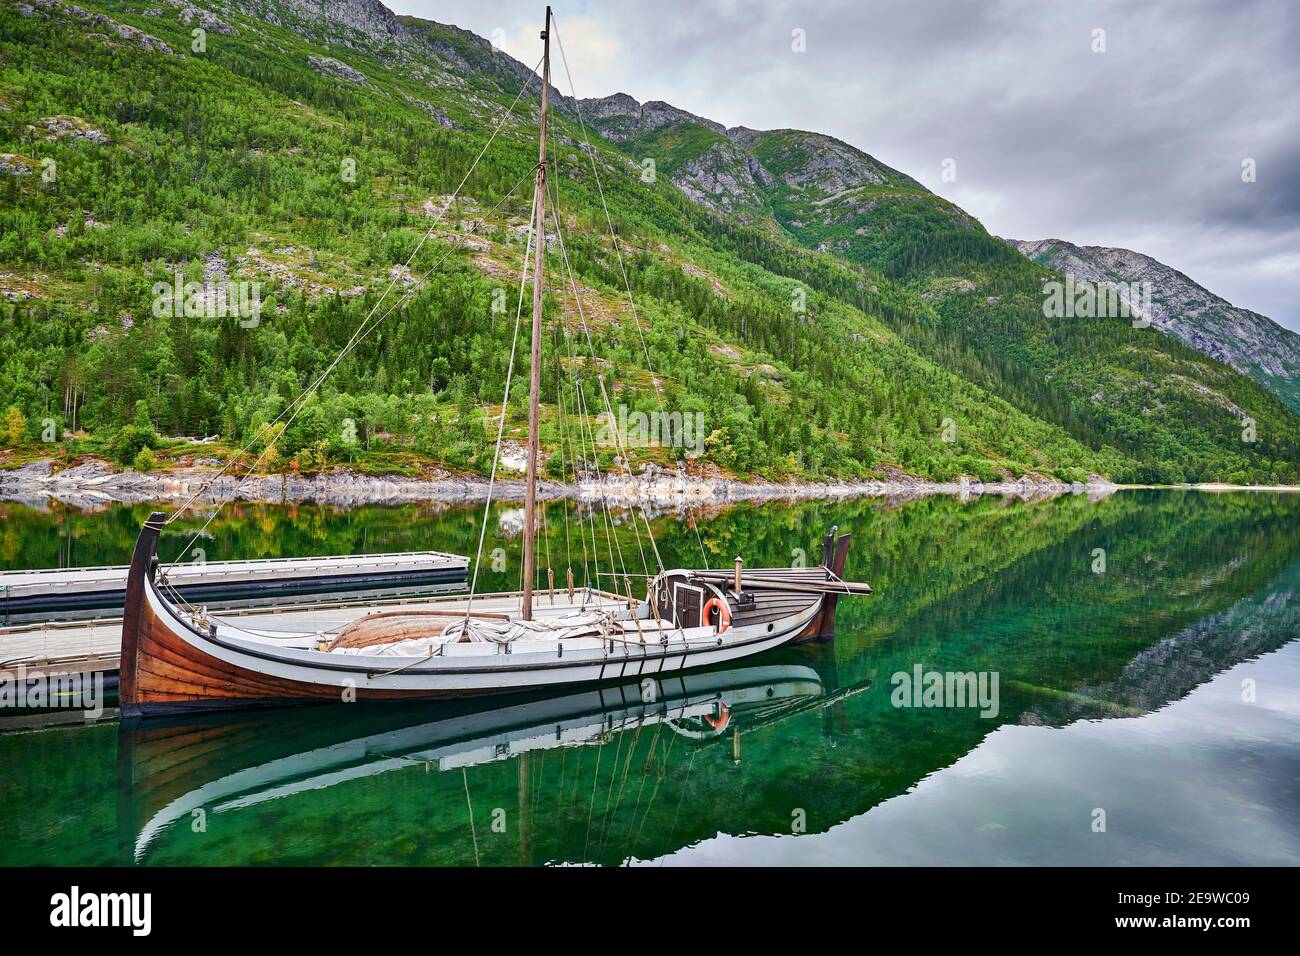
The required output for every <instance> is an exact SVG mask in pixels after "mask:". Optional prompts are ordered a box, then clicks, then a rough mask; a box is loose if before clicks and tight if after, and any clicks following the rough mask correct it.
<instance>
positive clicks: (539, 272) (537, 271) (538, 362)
mask: <svg viewBox="0 0 1300 956" xmlns="http://www.w3.org/2000/svg"><path fill="white" fill-rule="evenodd" d="M550 91H551V8H550V7H549V6H548V7H547V8H546V26H545V28H544V29H543V30H542V116H541V137H540V138H539V140H538V150H537V184H536V185H535V186H534V187H533V206H534V211H533V242H535V243H536V253H535V254H534V256H533V348H532V369H531V372H530V375H529V379H528V492H527V498H525V499H524V597H523V615H524V620H525V621H531V620H532V619H533V576H534V574H535V566H536V561H535V558H534V554H533V546H534V542H533V538H534V531H535V523H536V516H537V446H538V440H539V435H538V432H539V429H538V401H539V396H540V393H541V389H542V277H543V271H544V260H545V258H546V109H547V103H548V100H549V98H550Z"/></svg>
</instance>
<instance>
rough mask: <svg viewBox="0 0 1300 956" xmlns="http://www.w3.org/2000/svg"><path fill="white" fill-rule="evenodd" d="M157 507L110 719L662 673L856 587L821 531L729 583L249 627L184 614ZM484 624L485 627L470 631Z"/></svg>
mask: <svg viewBox="0 0 1300 956" xmlns="http://www.w3.org/2000/svg"><path fill="white" fill-rule="evenodd" d="M164 517H165V516H164V515H163V514H162V513H161V512H155V513H154V514H153V515H152V516H151V517H150V519H149V520H148V521H146V522H145V526H144V529H143V531H142V532H141V534H140V538H139V540H138V542H137V544H136V550H135V555H134V557H133V558H132V561H131V571H130V575H129V579H128V585H127V598H126V607H125V612H124V615H123V621H122V664H121V675H120V689H119V700H120V705H121V712H122V716H123V717H137V716H148V715H158V714H168V713H181V712H186V711H191V710H203V709H222V708H231V707H240V706H248V705H266V704H283V703H306V702H313V701H315V702H324V701H339V700H346V701H352V700H412V699H424V698H448V697H467V696H473V695H478V694H501V693H512V692H514V693H518V692H524V691H530V690H537V689H540V688H554V687H560V686H565V685H572V684H584V683H599V682H605V681H617V680H624V679H627V678H633V677H636V678H640V677H645V676H665V675H671V674H673V673H675V672H679V671H683V670H687V669H690V668H696V667H703V666H706V665H711V664H722V663H725V662H728V661H734V660H738V659H740V658H744V657H749V656H751V655H754V654H759V653H762V652H763V651H767V650H770V649H772V648H775V647H779V646H781V645H782V644H787V643H790V642H792V641H797V640H804V639H814V638H819V639H828V638H830V637H831V636H833V634H834V627H835V618H834V614H835V602H836V599H837V598H838V596H839V595H840V594H844V593H850V594H861V593H869V590H870V589H869V588H866V586H865V585H850V584H846V583H844V582H843V581H841V580H840V573H841V571H842V570H843V566H844V560H845V557H846V556H847V554H848V550H849V543H850V535H847V534H846V535H840V536H839V537H838V538H835V537H834V536H833V535H827V536H826V540H825V542H824V547H823V552H824V554H825V555H826V559H827V561H829V562H830V563H829V565H827V564H823V565H820V566H818V567H815V568H806V569H790V568H774V569H764V570H753V571H749V572H745V573H744V574H743V575H742V576H741V578H740V585H741V586H740V588H739V589H735V588H734V584H735V581H734V579H733V581H732V584H733V587H730V588H729V587H726V586H724V585H723V584H721V583H720V582H718V581H717V580H716V577H715V576H714V575H711V574H710V572H701V571H690V570H674V571H668V572H664V573H662V574H660V575H658V576H657V577H656V578H655V579H654V580H653V581H652V582H651V584H650V587H649V591H648V599H647V600H644V601H633V602H629V600H628V599H627V598H626V597H624V596H622V595H617V594H612V593H609V592H605V591H599V590H596V589H593V588H575V589H574V590H573V592H572V593H570V592H568V591H567V590H564V591H558V592H556V594H555V595H554V599H553V603H552V602H551V600H550V599H544V600H543V601H542V602H540V603H539V604H538V605H537V606H535V607H534V608H533V612H534V614H533V617H532V618H531V619H529V618H525V617H524V616H523V598H524V596H523V594H522V593H520V592H511V593H504V594H484V595H478V596H476V597H474V598H473V599H472V601H473V605H472V609H471V607H470V603H471V599H470V598H469V597H466V596H458V597H455V598H441V599H435V600H434V601H432V602H429V603H428V604H426V605H424V607H426V608H429V610H422V611H421V612H419V613H415V612H412V613H405V612H401V611H397V612H391V611H390V612H379V613H378V614H371V615H366V616H363V617H360V618H358V620H357V621H355V622H354V623H353V624H351V625H349V627H348V628H345V629H343V630H342V631H341V632H339V633H338V634H337V635H335V636H333V637H332V638H327V636H326V635H322V634H320V633H318V632H302V633H293V632H284V631H257V630H252V629H245V628H242V627H239V626H237V625H235V624H228V623H225V622H219V621H216V620H214V619H212V618H211V617H210V616H206V615H204V614H203V612H201V611H198V612H196V611H190V610H185V609H183V608H182V607H180V606H178V605H177V604H176V603H174V601H173V599H172V598H171V597H169V596H168V594H167V593H166V591H165V588H164V587H163V586H160V584H159V581H158V560H157V557H156V554H155V550H156V546H157V540H158V532H159V529H160V528H161V526H162V521H163V519H164ZM629 605H630V606H629ZM466 622H468V629H466ZM484 625H486V626H489V627H491V628H492V630H491V631H489V635H490V636H489V637H487V638H485V639H477V640H476V639H473V637H472V636H473V635H474V634H475V628H476V627H479V626H484ZM511 627H515V628H518V632H517V633H514V634H512V633H510V631H509V628H511ZM502 631H506V634H505V635H504V636H500V632H502ZM372 632H373V633H372ZM467 633H468V634H469V635H471V637H470V639H466V634H467ZM357 634H363V635H366V634H370V636H371V637H372V639H376V638H378V639H382V637H383V636H390V637H392V638H393V639H394V640H393V641H391V642H388V643H378V644H375V643H370V644H368V645H365V646H361V647H349V646H348V638H349V636H351V635H357ZM412 634H416V635H417V636H414V637H413V636H410V635H412ZM419 634H425V635H427V636H424V637H421V636H418V635H419Z"/></svg>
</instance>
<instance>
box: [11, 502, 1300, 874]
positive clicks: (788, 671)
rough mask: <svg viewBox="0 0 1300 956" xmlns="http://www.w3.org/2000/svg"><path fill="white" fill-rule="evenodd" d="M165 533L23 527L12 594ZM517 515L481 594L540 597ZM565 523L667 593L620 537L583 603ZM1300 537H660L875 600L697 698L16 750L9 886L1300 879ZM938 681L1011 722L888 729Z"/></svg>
mask: <svg viewBox="0 0 1300 956" xmlns="http://www.w3.org/2000/svg"><path fill="white" fill-rule="evenodd" d="M148 510H149V509H148V508H146V507H114V508H110V509H107V510H104V511H100V512H98V513H90V514H88V513H82V512H78V511H75V510H73V509H68V508H61V507H57V506H56V507H55V508H54V509H53V510H51V511H36V510H32V509H29V508H26V507H24V506H20V505H0V567H3V568H20V567H41V566H58V565H68V564H76V565H88V564H96V563H117V562H123V561H125V559H126V558H127V556H128V554H129V551H130V548H131V545H132V543H133V540H134V537H135V534H136V531H137V529H138V527H139V525H140V522H141V521H142V520H143V519H144V517H145V516H146V515H147V513H148ZM510 511H511V509H510V508H509V507H507V508H504V509H497V510H495V511H494V512H493V514H492V515H490V516H489V519H488V525H487V530H486V535H485V554H487V555H491V553H492V551H493V549H496V548H501V549H502V552H501V554H500V555H499V557H500V559H501V561H500V563H499V564H498V567H499V568H500V570H493V568H492V567H491V565H490V564H485V565H484V566H483V571H482V576H481V579H480V587H483V588H489V589H499V588H507V587H514V586H516V585H517V583H518V574H519V571H518V546H519V541H518V538H517V537H516V536H513V535H512V534H511V533H510V531H509V529H510V528H514V527H517V526H518V525H517V522H516V521H515V520H514V516H513V515H512V514H510ZM203 517H204V516H200V517H198V518H196V519H194V520H193V521H191V522H190V523H189V524H188V525H186V526H185V527H183V528H180V529H178V530H177V531H176V532H174V533H169V534H168V535H167V536H165V538H164V541H163V544H162V546H161V548H160V552H161V554H162V555H163V556H164V557H166V558H170V557H173V556H174V553H175V552H177V551H179V550H180V548H181V547H182V545H183V544H184V543H185V541H186V540H187V538H188V534H186V531H189V532H190V533H192V531H193V530H195V529H197V528H198V526H199V525H200V524H201V523H202V520H203ZM547 518H548V528H549V532H550V533H549V535H548V536H547V538H546V541H547V542H548V543H549V547H550V563H551V564H552V565H553V566H555V567H556V568H557V569H560V570H559V573H558V577H560V578H562V576H563V568H564V567H565V566H566V565H567V564H568V563H569V561H568V558H570V557H571V558H572V562H571V563H572V564H573V566H574V567H575V569H577V574H578V576H579V578H580V579H581V578H582V577H583V575H584V573H593V574H594V572H595V571H596V570H600V571H607V570H608V569H609V568H610V567H611V566H612V567H616V568H618V569H619V571H620V573H621V572H622V570H623V568H624V567H626V570H627V571H628V573H629V575H630V574H632V573H637V572H640V571H641V570H642V567H643V566H642V559H641V555H640V553H639V552H638V548H637V543H636V537H635V536H634V535H633V533H632V530H631V521H630V519H629V518H627V517H626V516H623V517H620V518H619V522H620V523H619V526H618V529H617V533H616V535H615V538H616V545H615V546H613V547H610V548H609V549H607V550H606V546H605V540H606V539H605V535H604V534H603V532H602V533H601V534H600V536H599V538H598V544H599V547H600V549H601V550H602V551H606V553H604V554H603V555H602V558H601V561H600V562H599V568H597V565H596V563H595V562H593V561H592V559H591V555H590V551H591V547H592V546H591V542H590V540H588V545H587V547H588V555H587V562H586V564H585V568H586V571H585V572H584V570H583V568H584V562H583V560H582V551H581V549H580V547H579V545H578V543H577V539H578V532H579V527H578V525H577V523H576V516H575V514H574V513H573V512H572V511H568V515H567V518H568V523H567V527H566V517H565V514H564V510H563V509H561V508H560V506H558V505H552V506H551V507H550V509H549V513H548V516H547ZM481 519H482V511H481V508H454V507H440V506H439V507H434V506H423V507H410V508H378V507H366V508H357V509H353V510H336V509H327V508H316V507H305V506H299V507H296V508H286V507H271V506H242V507H240V508H238V509H228V511H227V512H226V513H223V514H222V516H221V517H219V518H218V519H217V520H216V521H214V522H213V524H212V525H211V527H210V528H209V529H208V532H207V533H206V534H205V536H204V537H203V538H201V539H200V541H199V542H198V543H199V545H200V546H201V547H203V548H204V551H205V554H206V557H207V558H209V559H220V558H238V557H252V556H260V555H279V554H327V553H349V552H354V551H384V550H407V549H418V548H438V549H443V550H450V551H457V552H462V553H472V552H473V551H474V549H475V547H476V546H477V542H478V536H479V532H480V522H481ZM1297 519H1300V496H1283V495H1245V494H1240V495H1204V494H1192V493H1178V492H1127V493H1120V494H1116V495H1114V496H1112V497H1110V498H1108V499H1105V500H1102V501H1096V502H1093V501H1088V500H1087V499H1085V498H1080V497H1072V498H1065V499H1059V500H1056V501H1049V502H1038V503H1025V502H1017V501H1004V500H1001V499H982V500H977V501H972V502H964V503H963V502H959V501H954V500H949V499H941V500H925V501H917V502H911V503H892V502H882V501H874V502H853V503H847V504H844V503H837V504H807V505H786V504H769V505H763V506H740V507H737V508H732V509H727V510H718V511H715V512H713V513H710V514H707V515H701V516H698V521H697V522H696V524H695V526H694V527H692V526H691V524H690V523H689V522H688V521H686V520H685V519H684V518H682V517H681V516H678V515H671V514H669V515H663V516H660V517H657V518H655V519H654V522H653V524H654V530H655V537H656V540H657V542H658V545H659V548H660V551H661V554H662V556H663V559H664V562H665V563H666V564H670V565H671V564H680V565H688V566H698V565H699V564H700V563H701V562H702V561H703V560H704V559H703V558H702V557H701V551H702V550H703V553H704V554H705V555H707V560H708V562H709V563H710V564H712V565H713V566H715V567H718V566H724V565H729V563H730V560H731V559H732V558H733V557H734V556H735V555H736V554H738V553H743V554H744V555H745V556H746V559H747V561H748V562H749V563H750V564H751V565H759V564H765V565H784V564H790V563H791V562H792V561H796V560H798V559H799V554H798V553H797V552H795V551H794V549H796V548H798V549H802V550H803V551H804V552H805V553H806V554H807V555H808V557H809V559H810V560H814V561H815V560H816V556H817V555H818V553H819V551H818V548H819V545H818V542H819V539H820V536H821V535H822V534H823V533H824V532H825V531H826V530H827V528H829V526H830V525H832V524H834V525H838V526H839V527H840V529H841V530H842V531H843V530H851V531H853V532H854V536H855V543H854V547H853V550H852V552H851V553H850V556H849V562H848V569H847V574H846V576H847V577H850V578H852V579H856V580H865V581H868V582H869V583H871V584H872V585H873V586H874V587H875V588H876V590H877V593H876V595H875V596H874V597H871V598H865V599H845V600H843V601H841V603H840V610H839V618H838V621H839V626H838V636H837V638H836V640H835V641H834V642H833V643H830V644H825V645H805V646H802V647H797V648H789V649H784V650H781V651H777V652H773V653H770V654H767V655H763V656H761V657H758V658H753V659H751V660H749V661H745V662H741V663H739V664H737V665H736V666H734V667H731V668H723V669H720V670H718V671H715V672H713V673H709V674H704V675H699V677H698V678H692V680H693V681H694V682H693V683H692V684H690V685H688V686H685V687H678V686H669V685H668V684H667V682H665V684H664V685H657V686H652V687H650V688H648V689H647V688H644V687H642V686H640V685H632V686H631V687H629V688H624V689H621V690H620V689H614V690H611V691H607V692H606V693H605V694H604V696H603V697H602V696H600V695H594V694H586V693H582V692H579V693H575V694H570V695H568V696H561V697H558V698H557V697H548V698H542V699H534V700H530V701H509V702H504V701H494V702H487V703H477V704H474V703H471V704H458V705H420V706H403V707H400V708H384V707H377V708H376V707H370V708H363V707H362V706H361V705H352V706H350V707H349V706H345V705H339V706H336V707H324V708H302V709H297V710H292V711H287V712H277V713H264V714H260V715H254V716H250V715H241V716H238V717H223V718H216V719H209V720H206V721H198V722H196V721H191V722H190V723H188V724H186V723H178V724H176V725H164V724H156V723H154V722H144V723H141V724H136V725H133V726H123V725H119V724H118V723H117V722H116V721H103V722H99V723H93V724H90V725H82V724H77V725H74V726H69V727H57V728H52V729H47V730H41V731H35V732H24V733H10V734H4V735H0V863H3V864H9V865H14V864H111V863H119V864H132V863H138V864H142V865H163V864H249V863H253V864H256V863H280V864H458V865H475V864H482V865H502V864H519V863H527V864H546V863H599V864H624V863H652V864H656V865H658V864H668V863H671V864H692V863H742V864H757V863H769V862H780V863H798V864H808V863H832V862H833V863H905V864H912V863H915V864H936V863H937V864H946V863H952V864H995V863H1011V864H1056V863H1062V864H1064V863H1079V864H1142V863H1149V864H1242V865H1251V864H1266V863H1281V864H1296V863H1300V814H1298V813H1297V810H1298V809H1300V792H1298V786H1300V785H1298V784H1297V781H1298V780H1300V642H1297V641H1296V640H1295V638H1296V636H1297V635H1300V520H1297ZM600 520H601V521H602V522H603V520H604V519H603V517H602V518H601V519H600ZM583 527H585V525H584V526H583ZM566 532H567V544H566ZM697 532H698V534H697ZM616 549H617V550H616ZM1098 549H1101V551H1103V552H1104V573H1098V571H1102V570H1103V569H1102V567H1101V565H1100V559H1101V558H1102V557H1103V555H1102V554H1101V553H1100V552H1099V551H1098ZM620 552H621V555H620ZM620 556H621V558H622V560H621V561H620ZM611 559H612V560H611ZM646 560H647V563H651V562H652V561H653V556H652V555H647V556H646ZM545 563H546V562H545V560H544V561H543V565H545ZM602 583H605V582H602ZM0 640H2V639H0ZM918 666H919V667H920V668H921V669H922V670H923V671H939V672H975V673H976V674H977V675H983V676H984V677H986V678H989V677H991V675H996V676H997V679H998V694H997V697H996V705H997V713H996V715H995V716H994V715H990V716H981V711H980V710H979V709H978V708H976V707H966V706H928V707H927V706H919V707H898V706H894V703H895V698H896V694H895V681H894V675H896V674H899V673H908V674H910V673H912V672H913V670H914V668H916V667H918ZM950 703H952V702H950ZM1102 814H1104V817H1103V816H1102ZM1103 822H1104V830H1102V829H1101V824H1102V823H1103Z"/></svg>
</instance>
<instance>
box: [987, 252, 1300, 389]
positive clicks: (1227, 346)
mask: <svg viewBox="0 0 1300 956" xmlns="http://www.w3.org/2000/svg"><path fill="white" fill-rule="evenodd" d="M1008 241H1009V242H1010V243H1011V245H1012V246H1014V247H1015V248H1017V249H1019V250H1020V251H1021V252H1023V253H1024V254H1025V255H1027V256H1028V257H1029V258H1031V259H1033V260H1034V261H1035V262H1039V263H1042V264H1043V265H1045V266H1048V267H1049V268H1051V269H1054V270H1056V271H1057V272H1060V273H1063V274H1066V275H1071V276H1074V277H1075V278H1076V279H1078V280H1082V281H1085V282H1092V283H1096V284H1098V285H1107V286H1111V287H1113V288H1114V287H1117V286H1119V285H1121V284H1122V285H1124V286H1132V285H1133V284H1134V283H1150V288H1151V306H1150V308H1149V309H1148V310H1147V314H1146V315H1145V316H1144V317H1145V318H1148V319H1150V320H1151V322H1152V323H1153V324H1154V325H1155V327H1156V328H1158V329H1159V330H1160V331H1162V332H1164V333H1166V334H1168V335H1172V336H1174V337H1175V338H1177V339H1179V340H1180V341H1183V342H1186V343H1187V344H1188V345H1190V346H1191V347H1192V348H1194V349H1196V351H1198V352H1201V353H1203V354H1205V355H1208V356H1210V357H1211V358H1216V359H1218V360H1219V361H1221V362H1223V363H1224V364H1226V365H1231V366H1232V367H1233V368H1235V369H1237V370H1238V371H1240V372H1244V373H1246V374H1247V375H1249V376H1250V377H1251V378H1253V379H1255V380H1256V381H1257V382H1260V383H1261V384H1263V385H1264V386H1265V387H1266V388H1269V389H1271V390H1272V391H1273V392H1275V393H1277V395H1278V396H1279V397H1280V398H1281V399H1282V400H1283V401H1284V402H1286V403H1287V405H1289V406H1290V407H1291V408H1292V409H1295V410H1297V411H1300V335H1297V334H1296V333H1295V332H1292V331H1290V330H1289V329H1284V328H1283V327H1282V326H1280V325H1278V324H1277V323H1276V322H1274V321H1273V320H1272V319H1269V318H1267V317H1265V316H1262V315H1260V314H1259V313H1258V312H1251V311H1250V310H1249V309H1239V308H1237V307H1236V306H1234V305H1232V304H1231V303H1229V302H1228V301H1226V300H1225V299H1222V298H1220V297H1219V296H1217V295H1215V294H1214V293H1213V292H1210V291H1208V290H1207V289H1205V288H1204V287H1203V286H1200V285H1198V284H1197V283H1196V282H1194V281H1193V280H1192V279H1189V278H1188V277H1187V276H1185V275H1184V274H1183V273H1181V272H1179V271H1178V270H1177V269H1173V268H1170V267H1169V266H1167V265H1165V264H1164V263H1162V262H1158V261H1156V260H1155V259H1152V258H1151V257H1150V256H1144V255H1142V254H1141V253H1140V252H1132V251H1131V250H1128V249H1114V248H1110V247H1107V246H1076V245H1074V244H1073V243H1070V242H1066V241H1065V240H1063V239H1035V240H1028V241H1026V240H1018V239H1010V240H1008Z"/></svg>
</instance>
